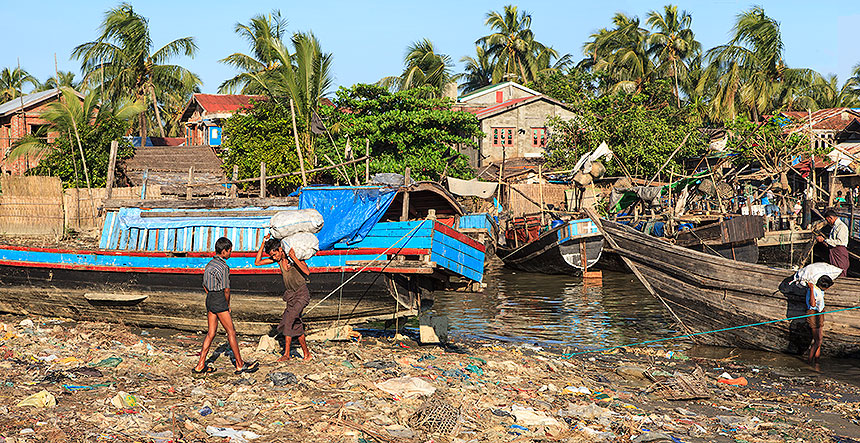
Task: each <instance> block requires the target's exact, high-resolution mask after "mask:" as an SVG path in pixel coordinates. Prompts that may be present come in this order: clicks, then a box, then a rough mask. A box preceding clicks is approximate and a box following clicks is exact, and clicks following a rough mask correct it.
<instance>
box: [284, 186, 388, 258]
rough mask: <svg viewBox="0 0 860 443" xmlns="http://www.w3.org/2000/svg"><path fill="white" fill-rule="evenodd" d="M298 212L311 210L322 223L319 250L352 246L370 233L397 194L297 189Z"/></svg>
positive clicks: (374, 190) (369, 190) (376, 189)
mask: <svg viewBox="0 0 860 443" xmlns="http://www.w3.org/2000/svg"><path fill="white" fill-rule="evenodd" d="M295 194H298V195H299V209H308V208H313V209H316V210H317V211H319V213H320V214H322V216H323V220H325V223H324V224H323V228H322V230H321V231H320V232H318V233H317V238H318V239H319V241H320V250H321V251H324V250H326V249H331V247H332V246H334V244H335V243H338V242H341V241H343V242H346V243H347V244H351V243H355V242H358V241H361V240H362V239H364V237H365V236H366V235H367V233H368V232H370V229H371V228H372V227H373V226H374V225H375V224H376V223H377V222H379V219H381V218H382V216H383V215H384V214H385V211H387V210H388V207H389V206H391V202H392V201H394V196H395V195H397V190H396V189H393V188H387V187H381V186H379V187H377V186H356V187H347V186H338V187H329V186H325V187H313V188H300V189H299V190H298V191H296V192H295V193H294V195H295Z"/></svg>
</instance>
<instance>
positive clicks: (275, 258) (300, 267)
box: [254, 234, 311, 361]
mask: <svg viewBox="0 0 860 443" xmlns="http://www.w3.org/2000/svg"><path fill="white" fill-rule="evenodd" d="M263 240H265V241H264V242H263V244H262V245H260V249H259V250H258V251H257V258H256V259H255V260H254V265H256V266H264V265H268V264H271V263H277V264H278V266H280V267H281V276H282V277H283V279H284V287H285V289H286V290H285V291H284V297H283V299H284V301H285V302H287V306H286V308H284V314H283V315H282V316H281V323H280V324H278V331H279V332H280V333H281V334H284V339H285V341H286V344H285V346H284V355H282V356H281V358H279V359H278V361H286V360H289V359H290V345H291V344H292V340H293V337H298V340H299V345H301V347H302V353H304V359H305V360H310V359H311V351H310V350H309V349H308V342H307V340H306V339H305V325H304V323H302V310H304V309H305V307H307V305H308V303H310V301H311V295H310V292H309V291H308V285H307V283H305V277H306V276H308V275H310V273H311V270H310V269H309V268H308V265H307V264H305V262H304V261H302V260H299V259H297V258H296V254H295V253H294V252H293V250H292V249H290V251H289V253H286V252H284V248H283V246H281V241H280V240H278V239H275V238H269V235H268V234H267V235H266V237H265V238H264V239H263ZM263 252H265V253H266V254H268V255H269V258H263ZM290 262H292V264H291V263H290Z"/></svg>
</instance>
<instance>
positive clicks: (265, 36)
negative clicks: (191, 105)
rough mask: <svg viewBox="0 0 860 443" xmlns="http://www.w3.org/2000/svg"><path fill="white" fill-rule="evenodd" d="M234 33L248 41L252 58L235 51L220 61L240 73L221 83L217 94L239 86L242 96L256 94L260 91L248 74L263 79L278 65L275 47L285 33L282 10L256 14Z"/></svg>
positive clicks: (231, 90) (281, 41) (240, 25)
mask: <svg viewBox="0 0 860 443" xmlns="http://www.w3.org/2000/svg"><path fill="white" fill-rule="evenodd" d="M234 31H235V32H236V33H237V34H239V35H240V36H241V37H242V38H244V39H245V40H247V41H248V44H249V46H250V47H251V51H252V55H247V54H243V53H241V52H235V53H233V54H230V55H228V56H227V57H225V58H223V59H221V60H219V61H220V62H221V63H224V64H227V65H230V66H233V67H234V68H237V69H239V70H240V71H242V72H241V73H240V74H238V75H236V76H235V77H233V78H230V79H227V80H224V82H223V83H221V86H219V87H218V92H220V93H232V92H233V91H235V90H236V89H237V88H240V87H241V91H242V93H243V94H259V93H261V92H263V89H262V88H261V87H260V85H259V83H257V82H256V81H254V80H253V78H252V77H251V75H250V73H253V74H255V75H257V76H258V77H265V76H266V75H268V74H270V73H272V71H274V70H275V69H277V68H278V67H279V66H281V65H280V62H279V61H278V58H277V56H276V55H275V50H274V47H275V46H277V45H278V44H283V39H284V35H285V34H286V32H287V19H285V18H283V17H281V11H279V10H277V9H276V10H274V11H272V12H271V13H270V14H268V15H262V14H259V15H255V16H254V17H252V18H251V21H250V22H249V23H248V24H247V25H245V24H242V23H236V28H235V29H234Z"/></svg>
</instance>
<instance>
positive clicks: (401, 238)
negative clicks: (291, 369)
mask: <svg viewBox="0 0 860 443" xmlns="http://www.w3.org/2000/svg"><path fill="white" fill-rule="evenodd" d="M426 221H427V220H426V219H424V220H421V223H418V224H417V225H415V227H414V228H412V230H410V231H409V232H407V233H406V234H405V235H403V237H400V238H399V239H397V241H395V242H394V243H392V245H391V246H389V247H387V248H385V250H384V251H382V252H380V253H379V255H377V256H376V257H374V258H373V260H371V261H370V262H369V263H368V264H366V265H364V267H363V268H361V269H359V270H358V272H356V273H355V274H353V275H352V276H350V277H349V278H348V279H346V281H344V282H343V283H341V284H340V286H338V287H336V288H334V290H332V291H331V292H329V293H328V295H326V296H325V297H323V299H322V300H320V301H319V302H318V303H317V304H315V305H313V306H312V307H311V308H310V309H308V310H307V311H304V312H305V313H308V312H311V311H313V310H314V308H316V307H317V306H319V305H321V304H322V302H324V301H326V299H328V298H329V297H331V296H332V294H334V293H335V292H337V291H338V290H340V289H341V288H343V287H344V286H346V284H347V283H349V282H350V281H352V279H354V278H355V277H358V274H361V273H362V272H364V271H365V270H366V269H367V268H369V267H370V265H371V264H373V262H375V261H376V259H378V258H379V257H382V256H383V255H387V254H388V251H390V250H392V249H394V247H395V246H396V245H397V244H398V243H400V241H401V240H403V239H404V238H406V237H410V236H411V234H412V233H413V232H415V231H417V230H418V228H420V227H421V226H423V225H424V222H426ZM410 238H411V237H410ZM407 242H408V240H407ZM405 246H406V243H404V244H403V246H401V247H400V250H402V249H403V248H404V247H405ZM393 259H394V258H393V257H392V259H391V260H393ZM391 260H389V261H388V263H391ZM388 263H386V264H385V266H384V267H383V269H385V268H386V267H388ZM345 265H346V263H344V265H343V266H345ZM343 266H341V269H343ZM380 273H381V271H380Z"/></svg>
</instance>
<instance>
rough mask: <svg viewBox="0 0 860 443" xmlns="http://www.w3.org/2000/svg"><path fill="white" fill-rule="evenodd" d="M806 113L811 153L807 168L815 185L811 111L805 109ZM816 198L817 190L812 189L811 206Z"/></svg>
mask: <svg viewBox="0 0 860 443" xmlns="http://www.w3.org/2000/svg"><path fill="white" fill-rule="evenodd" d="M806 114H807V115H808V116H809V152H811V153H812V154H811V159H812V164H811V165H810V167H809V170H810V174H811V175H812V184H813V185H816V186H817V183H816V181H815V145H814V144H813V142H812V139H813V138H814V136H813V134H812V111H810V110H809V109H807V110H806ZM816 200H818V191H817V190H815V189H814V190H813V191H812V205H813V207H814V206H815V201H816Z"/></svg>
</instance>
